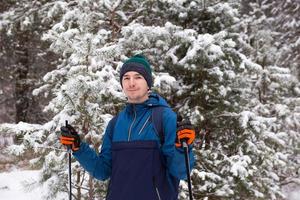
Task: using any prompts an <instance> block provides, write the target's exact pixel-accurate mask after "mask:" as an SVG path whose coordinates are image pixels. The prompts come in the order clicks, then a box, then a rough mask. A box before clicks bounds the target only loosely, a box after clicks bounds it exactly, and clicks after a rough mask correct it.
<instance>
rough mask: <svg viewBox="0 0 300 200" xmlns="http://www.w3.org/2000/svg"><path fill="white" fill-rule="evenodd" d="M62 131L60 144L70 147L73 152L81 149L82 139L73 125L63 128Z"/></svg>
mask: <svg viewBox="0 0 300 200" xmlns="http://www.w3.org/2000/svg"><path fill="white" fill-rule="evenodd" d="M60 131H61V136H60V143H61V144H63V145H66V146H68V147H70V148H71V149H72V151H77V150H78V149H79V147H80V137H79V135H78V133H77V131H76V130H75V129H74V128H73V127H72V126H71V125H67V126H62V127H61V128H60Z"/></svg>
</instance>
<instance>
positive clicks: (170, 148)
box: [60, 55, 195, 200]
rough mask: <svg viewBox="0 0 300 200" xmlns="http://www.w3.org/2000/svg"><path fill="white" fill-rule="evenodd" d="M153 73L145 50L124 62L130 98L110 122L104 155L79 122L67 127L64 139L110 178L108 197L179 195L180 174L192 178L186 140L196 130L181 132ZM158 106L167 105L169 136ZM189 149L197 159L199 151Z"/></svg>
mask: <svg viewBox="0 0 300 200" xmlns="http://www.w3.org/2000/svg"><path fill="white" fill-rule="evenodd" d="M151 74H152V72H151V68H150V64H149V63H148V61H147V60H146V58H144V57H143V56H141V55H136V56H133V57H131V58H129V59H128V60H127V61H125V63H124V64H123V65H122V68H121V71H120V83H121V85H122V88H123V92H124V93H125V95H126V97H127V99H128V103H127V105H126V106H125V108H124V109H123V110H122V111H121V112H120V113H119V114H118V115H117V116H116V117H114V118H113V119H112V120H111V121H110V122H109V124H108V126H107V128H106V132H105V135H104V139H103V143H102V147H101V152H100V154H99V155H97V154H96V153H95V151H94V150H93V149H91V148H90V147H89V145H88V144H86V143H84V142H81V141H80V139H79V136H78V134H77V132H76V131H75V129H74V128H73V127H71V126H67V127H62V129H61V130H62V137H61V140H60V141H61V143H62V144H64V145H72V150H73V155H74V157H75V158H76V159H77V160H78V161H79V163H80V164H81V165H82V166H83V168H84V169H85V170H87V171H88V172H89V173H90V174H91V175H92V176H93V177H95V178H97V179H99V180H106V179H108V178H110V183H109V188H108V193H107V200H155V199H158V200H177V199H178V197H177V196H178V185H179V180H180V179H185V178H186V166H185V161H184V153H183V150H182V149H181V142H180V141H181V140H182V139H183V138H184V139H186V140H187V142H188V144H189V145H191V144H192V142H193V140H194V138H195V132H194V131H187V132H185V133H183V134H181V133H182V131H179V132H180V134H176V128H177V126H176V123H177V120H176V114H175V113H174V112H173V111H172V110H171V108H170V107H169V105H168V104H167V103H166V101H165V100H164V99H163V98H162V97H160V96H159V95H158V94H155V93H150V89H151V86H152V75H151ZM155 107H162V108H163V109H162V111H161V113H160V114H161V115H162V116H161V119H162V122H161V124H163V139H161V137H160V135H159V133H158V131H157V130H156V129H155V124H154V122H153V120H152V118H153V114H152V112H153V110H154V108H155ZM184 128H191V126H190V125H186V124H185V125H184ZM179 129H181V130H182V127H179ZM191 129H192V128H191ZM175 143H176V145H175ZM189 153H190V156H189V157H190V163H191V165H193V163H194V156H193V153H192V151H190V152H189Z"/></svg>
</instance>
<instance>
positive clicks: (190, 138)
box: [175, 120, 196, 147]
mask: <svg viewBox="0 0 300 200" xmlns="http://www.w3.org/2000/svg"><path fill="white" fill-rule="evenodd" d="M195 136H196V133H195V128H194V127H193V125H192V124H191V122H190V121H189V120H184V121H180V122H177V131H176V142H175V146H176V147H181V146H182V142H183V141H185V142H186V143H187V144H189V145H190V144H192V143H193V142H194V140H195Z"/></svg>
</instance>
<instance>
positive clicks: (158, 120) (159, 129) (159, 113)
mask: <svg viewBox="0 0 300 200" xmlns="http://www.w3.org/2000/svg"><path fill="white" fill-rule="evenodd" d="M163 110H164V107H162V106H155V107H153V108H152V123H153V125H154V128H155V131H156V133H157V134H158V136H159V138H160V144H161V145H163V144H164V142H165V137H164V126H163Z"/></svg>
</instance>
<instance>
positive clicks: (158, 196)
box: [153, 176, 161, 200]
mask: <svg viewBox="0 0 300 200" xmlns="http://www.w3.org/2000/svg"><path fill="white" fill-rule="evenodd" d="M153 185H154V188H155V191H156V195H157V198H158V200H161V198H160V194H159V191H158V188H157V187H156V184H155V177H154V176H153Z"/></svg>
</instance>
